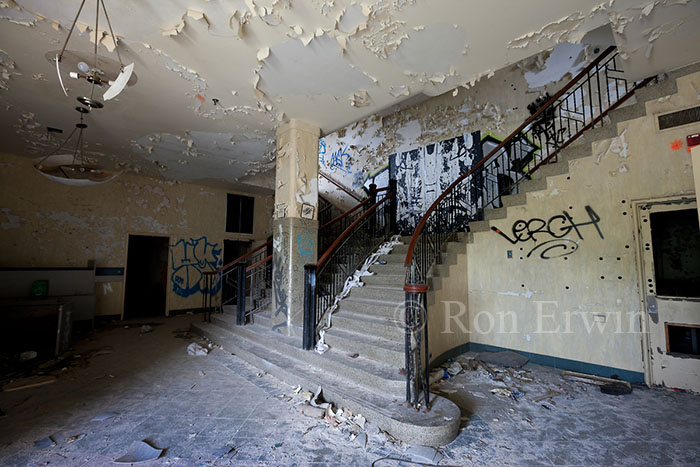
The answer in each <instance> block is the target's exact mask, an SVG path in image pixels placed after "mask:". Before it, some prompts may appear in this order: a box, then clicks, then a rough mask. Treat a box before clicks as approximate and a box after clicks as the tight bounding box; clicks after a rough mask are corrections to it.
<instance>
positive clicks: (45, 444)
mask: <svg viewBox="0 0 700 467" xmlns="http://www.w3.org/2000/svg"><path fill="white" fill-rule="evenodd" d="M52 446H56V441H54V439H53V436H47V437H46V438H41V439H38V440H36V441H34V447H35V448H37V449H46V448H50V447H52Z"/></svg>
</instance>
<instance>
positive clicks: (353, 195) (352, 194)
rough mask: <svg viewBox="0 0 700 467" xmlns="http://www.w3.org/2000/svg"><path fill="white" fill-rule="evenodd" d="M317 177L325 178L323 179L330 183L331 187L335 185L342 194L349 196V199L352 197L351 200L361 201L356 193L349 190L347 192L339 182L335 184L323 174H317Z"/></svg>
mask: <svg viewBox="0 0 700 467" xmlns="http://www.w3.org/2000/svg"><path fill="white" fill-rule="evenodd" d="M318 175H319V176H321V177H323V178H325V179H326V180H328V181H329V182H331V183H332V184H333V185H335V186H336V187H337V188H338V189H339V190H340V191H342V192H344V193H345V194H347V195H348V196H350V197H352V198H355V200H356V201H362V198H360V196H358V195H357V194H356V193H353V192H352V191H350V190H348V189H347V188H345V187H344V186H343V185H341V184H340V182H336V181H335V180H333V179H332V178H331V177H329V176H328V175H326V174H324V173H323V172H319V173H318Z"/></svg>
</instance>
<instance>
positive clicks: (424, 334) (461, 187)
mask: <svg viewBox="0 0 700 467" xmlns="http://www.w3.org/2000/svg"><path fill="white" fill-rule="evenodd" d="M618 65H619V56H618V54H617V52H616V51H615V47H610V48H608V49H606V50H605V51H603V52H602V53H601V54H600V55H599V56H598V57H596V59H595V60H594V61H593V62H592V63H590V64H589V65H588V66H586V67H585V68H584V69H583V70H582V71H581V72H580V73H579V74H578V75H576V77H574V78H573V79H572V80H571V81H570V82H569V83H568V84H567V85H566V86H564V87H563V88H562V89H561V90H560V91H558V92H557V93H556V94H555V95H554V96H552V97H551V98H549V99H546V98H545V99H542V100H540V101H539V102H537V101H536V102H535V103H534V105H531V106H529V107H528V108H529V110H530V112H531V116H530V117H529V118H528V119H527V120H525V122H524V123H523V124H522V125H520V126H519V127H518V128H517V129H516V130H515V131H513V132H512V133H511V134H510V135H509V136H508V137H507V138H506V139H504V140H503V142H501V143H500V144H499V145H498V146H497V147H496V148H494V149H493V150H492V151H491V152H490V153H489V154H488V155H487V156H486V157H484V158H483V159H482V160H480V161H479V162H478V163H477V164H475V165H474V166H473V167H471V168H470V169H469V170H468V171H467V172H466V173H465V174H463V175H461V176H460V177H459V178H457V180H455V181H454V182H453V183H452V184H451V185H450V186H449V187H448V188H447V189H446V190H445V191H444V192H443V193H442V194H441V195H440V196H439V197H438V198H437V199H436V200H435V202H434V203H433V204H432V205H431V206H430V208H428V210H427V211H426V213H425V214H424V215H423V217H422V218H421V220H420V222H419V223H418V226H417V227H416V229H415V231H414V233H413V236H412V238H411V242H410V244H409V247H408V251H407V253H406V258H405V261H404V265H405V266H406V280H405V285H404V291H405V293H406V306H405V320H406V321H405V355H406V368H405V370H406V403H407V405H409V406H413V407H414V408H416V409H418V408H419V407H420V406H421V402H422V406H423V407H425V408H426V410H429V409H430V395H429V394H430V388H429V377H428V372H429V366H430V362H429V358H428V355H430V354H429V347H428V329H427V328H428V316H427V301H426V299H427V292H428V288H429V287H428V280H427V279H428V273H429V270H430V268H431V267H432V266H433V265H434V264H436V263H438V262H439V261H440V255H441V252H442V248H443V245H444V244H445V243H446V242H447V241H449V240H450V239H451V238H453V236H454V235H455V234H456V233H457V232H465V231H467V230H468V226H469V223H470V222H472V221H476V220H481V219H483V215H484V210H485V209H489V208H498V207H502V206H503V203H502V197H503V196H506V195H510V194H517V193H520V188H521V185H522V183H523V182H525V181H527V180H530V179H531V175H532V174H533V173H534V172H535V171H536V170H538V169H539V168H540V167H542V166H543V165H545V164H548V163H552V162H556V160H557V156H558V155H559V153H560V152H561V151H562V150H563V149H564V148H566V147H567V146H569V145H570V144H571V143H572V142H574V141H575V140H577V139H578V138H579V137H580V136H581V135H582V134H583V133H584V132H585V131H587V130H589V129H591V128H593V127H596V126H602V124H603V123H604V122H603V119H604V117H605V116H606V115H607V114H608V113H609V112H611V111H612V110H614V109H616V108H617V107H619V106H620V105H621V104H622V103H623V102H625V101H626V100H627V99H629V98H630V97H631V96H632V95H633V94H634V92H635V91H636V90H637V89H639V88H641V87H643V86H646V85H647V84H648V83H649V82H650V81H651V80H652V79H653V78H648V79H645V80H642V81H639V82H637V83H628V82H627V80H626V79H625V78H624V73H623V72H622V70H621V69H620V68H619V67H618ZM421 394H422V398H421Z"/></svg>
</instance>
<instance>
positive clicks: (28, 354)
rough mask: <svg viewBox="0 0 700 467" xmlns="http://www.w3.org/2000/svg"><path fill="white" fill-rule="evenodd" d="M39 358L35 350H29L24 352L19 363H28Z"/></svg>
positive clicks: (20, 355)
mask: <svg viewBox="0 0 700 467" xmlns="http://www.w3.org/2000/svg"><path fill="white" fill-rule="evenodd" d="M36 356H37V353H36V352H35V351H34V350H27V351H26V352H22V353H21V354H19V361H20V362H26V361H29V360H33V359H35V358H36Z"/></svg>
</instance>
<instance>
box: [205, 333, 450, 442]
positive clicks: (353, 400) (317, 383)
mask: <svg viewBox="0 0 700 467" xmlns="http://www.w3.org/2000/svg"><path fill="white" fill-rule="evenodd" d="M193 328H194V329H195V330H199V331H200V332H201V333H202V334H203V335H207V336H208V337H210V338H211V339H212V340H214V341H219V342H221V343H223V342H224V341H226V343H227V344H228V345H231V346H232V347H234V348H235V349H236V354H238V355H239V356H240V357H242V358H243V359H244V360H246V361H248V363H251V364H253V365H254V366H256V367H258V368H260V369H263V370H266V371H268V372H269V373H270V374H272V375H273V376H276V377H277V378H280V379H282V380H284V381H285V382H287V383H288V384H293V385H295V384H300V385H301V386H302V387H303V388H305V389H307V390H315V389H316V388H317V387H323V389H324V395H326V398H327V400H331V401H333V402H335V403H336V405H338V406H341V407H342V406H345V407H347V408H349V409H351V410H353V411H355V412H358V413H363V414H364V415H365V417H366V418H367V419H368V420H370V421H373V422H375V423H377V424H378V425H379V426H380V427H381V428H383V429H385V430H387V431H389V432H390V433H392V434H393V435H394V436H397V437H398V438H399V439H402V440H404V441H405V442H408V443H411V444H423V445H446V444H447V443H449V442H451V441H452V440H453V439H454V438H455V436H456V435H457V431H458V429H459V421H460V410H459V408H458V407H457V406H456V405H454V404H453V403H452V402H450V401H448V400H446V399H444V398H442V397H439V396H435V395H434V394H433V395H432V398H431V401H432V402H431V411H430V412H428V413H425V412H423V411H420V412H419V411H415V410H413V409H411V408H407V407H406V406H405V404H404V401H403V398H402V397H399V398H397V397H394V396H391V395H387V394H383V393H381V392H370V393H368V392H366V391H365V390H364V388H362V387H360V386H358V385H357V384H355V383H354V382H353V381H351V380H348V379H346V378H343V377H340V376H337V375H329V374H326V373H324V372H323V371H321V370H319V369H316V368H313V367H312V366H310V365H303V364H302V365H300V364H299V362H296V361H295V360H294V359H292V358H289V357H287V356H284V355H281V354H279V353H277V352H273V351H271V350H269V349H266V348H265V347H263V346H261V345H258V344H254V343H248V342H246V344H249V345H247V346H246V347H245V348H244V347H242V346H240V345H236V337H235V336H234V335H233V334H231V333H228V334H230V336H226V335H225V334H226V333H227V331H225V330H223V329H221V328H218V327H217V326H215V325H212V324H208V323H193ZM212 354H213V356H214V358H217V359H223V358H230V356H228V355H227V354H226V352H219V351H214V352H212ZM341 404H342V405H341Z"/></svg>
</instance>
